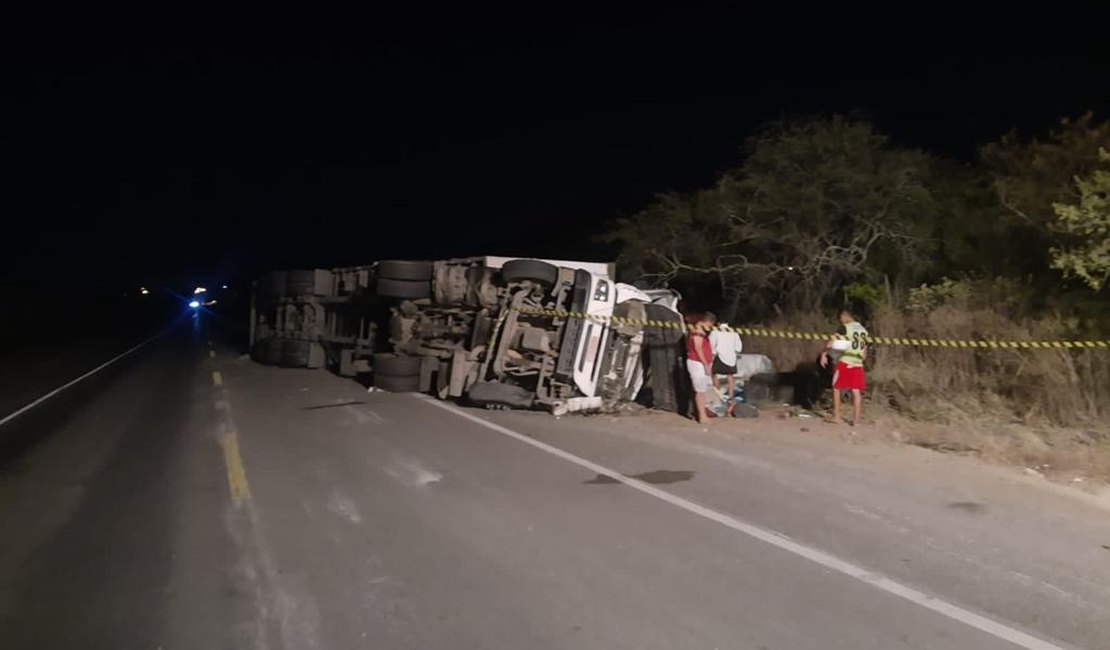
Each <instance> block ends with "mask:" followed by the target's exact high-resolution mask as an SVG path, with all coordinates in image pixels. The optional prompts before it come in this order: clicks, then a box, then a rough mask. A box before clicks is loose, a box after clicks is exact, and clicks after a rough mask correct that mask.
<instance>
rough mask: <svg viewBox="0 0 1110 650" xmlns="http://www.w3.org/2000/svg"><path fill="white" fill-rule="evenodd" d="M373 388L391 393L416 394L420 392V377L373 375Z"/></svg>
mask: <svg viewBox="0 0 1110 650" xmlns="http://www.w3.org/2000/svg"><path fill="white" fill-rule="evenodd" d="M374 388H378V389H381V390H385V391H389V392H391V393H417V392H420V375H412V376H408V377H395V376H393V375H379V374H377V373H375V374H374Z"/></svg>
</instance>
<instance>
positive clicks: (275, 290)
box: [258, 271, 288, 298]
mask: <svg viewBox="0 0 1110 650" xmlns="http://www.w3.org/2000/svg"><path fill="white" fill-rule="evenodd" d="M287 275H288V274H287V273H286V272H285V271H270V272H269V273H267V274H266V275H263V276H262V277H261V278H259V279H258V293H259V294H261V295H264V296H266V297H268V298H281V297H282V296H284V295H285V281H286V277H287Z"/></svg>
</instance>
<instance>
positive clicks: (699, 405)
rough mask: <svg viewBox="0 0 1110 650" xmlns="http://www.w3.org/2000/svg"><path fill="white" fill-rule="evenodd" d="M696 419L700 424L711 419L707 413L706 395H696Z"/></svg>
mask: <svg viewBox="0 0 1110 650" xmlns="http://www.w3.org/2000/svg"><path fill="white" fill-rule="evenodd" d="M694 417H695V419H697V421H698V423H699V424H701V423H704V422H705V421H706V420H708V419H709V415H708V414H707V413H706V412H705V393H694Z"/></svg>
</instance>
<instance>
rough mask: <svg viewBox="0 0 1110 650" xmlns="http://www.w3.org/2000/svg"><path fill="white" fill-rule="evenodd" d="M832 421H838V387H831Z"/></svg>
mask: <svg viewBox="0 0 1110 650" xmlns="http://www.w3.org/2000/svg"><path fill="white" fill-rule="evenodd" d="M832 421H833V422H840V389H839V388H833V414H832Z"/></svg>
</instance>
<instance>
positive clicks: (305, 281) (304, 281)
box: [285, 271, 316, 298]
mask: <svg viewBox="0 0 1110 650" xmlns="http://www.w3.org/2000/svg"><path fill="white" fill-rule="evenodd" d="M314 293H316V273H315V272H313V271H289V275H288V276H286V279H285V295H286V296H288V297H290V298H296V297H298V296H311V295H312V294H314Z"/></svg>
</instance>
